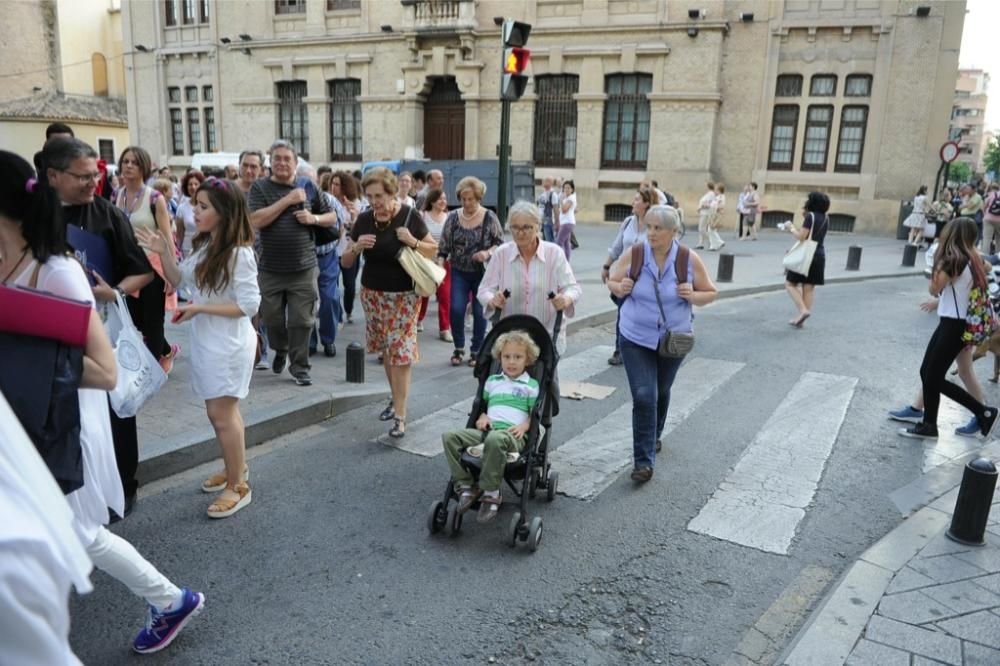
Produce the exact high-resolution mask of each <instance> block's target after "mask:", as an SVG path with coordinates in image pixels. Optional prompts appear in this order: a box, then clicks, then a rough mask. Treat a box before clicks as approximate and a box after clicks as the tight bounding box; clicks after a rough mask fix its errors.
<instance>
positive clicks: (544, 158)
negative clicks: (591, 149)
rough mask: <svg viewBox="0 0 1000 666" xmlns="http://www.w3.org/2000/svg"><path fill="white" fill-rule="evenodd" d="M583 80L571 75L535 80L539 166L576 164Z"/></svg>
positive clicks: (536, 155) (536, 143) (536, 138)
mask: <svg viewBox="0 0 1000 666" xmlns="http://www.w3.org/2000/svg"><path fill="white" fill-rule="evenodd" d="M579 88H580V78H579V77H578V76H574V75H571V74H567V75H559V76H539V77H537V78H536V79H535V92H536V93H538V101H537V102H535V144H534V159H535V164H537V165H540V166H575V165H576V126H577V125H576V100H574V99H573V96H574V95H575V94H576V93H577V91H578V90H579Z"/></svg>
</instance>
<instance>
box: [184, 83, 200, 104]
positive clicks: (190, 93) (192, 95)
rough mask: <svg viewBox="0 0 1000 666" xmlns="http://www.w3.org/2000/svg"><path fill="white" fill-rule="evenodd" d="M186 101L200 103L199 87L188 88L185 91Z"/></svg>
mask: <svg viewBox="0 0 1000 666" xmlns="http://www.w3.org/2000/svg"><path fill="white" fill-rule="evenodd" d="M184 100H185V101H187V102H189V103H191V104H197V103H198V86H188V87H186V88H185V89H184Z"/></svg>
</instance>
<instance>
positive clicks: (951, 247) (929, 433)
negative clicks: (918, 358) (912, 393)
mask: <svg viewBox="0 0 1000 666" xmlns="http://www.w3.org/2000/svg"><path fill="white" fill-rule="evenodd" d="M951 224H952V227H953V228H952V230H951V233H950V234H947V235H946V236H944V237H943V238H942V242H941V244H940V246H939V247H938V251H937V253H936V254H935V255H934V266H933V268H932V269H931V283H930V288H929V290H930V293H931V296H936V297H937V298H938V306H937V311H938V317H940V319H939V320H938V327H937V329H935V331H934V334H933V335H932V336H931V339H930V342H928V343H927V351H926V352H924V360H923V363H921V365H920V381H921V383H922V385H923V389H924V413H923V418H922V419H921V421H920V422H919V423H917V424H916V425H914V426H912V427H910V428H905V429H901V430H900V431H899V434H900V435H902V436H903V437H912V438H915V439H936V438H937V436H938V428H937V416H938V408H939V407H940V405H941V394H942V393H943V394H944V395H945V396H947V397H949V398H951V399H952V400H954V401H955V402H957V403H958V404H960V405H962V406H963V407H965V408H966V409H968V410H969V411H970V412H972V413H973V414H975V416H976V420H977V421H978V423H979V431H980V433H981V434H982V435H983V437H989V435H990V432H991V431H992V430H993V426H994V424H995V423H996V420H997V408H996V407H990V406H987V405H985V404H983V403H981V402H979V401H978V400H976V399H975V398H973V397H972V396H971V395H969V393H968V392H967V391H966V390H965V389H963V388H962V387H960V386H958V385H957V384H953V383H952V382H950V381H948V379H947V373H948V368H950V367H951V364H952V362H953V361H954V360H955V358H956V357H957V356H958V354H959V352H961V351H962V349H963V348H964V347H966V346H967V345H969V344H972V343H973V341H974V337H973V336H971V334H969V333H967V327H968V323H967V317H968V316H969V313H970V310H972V311H973V314H974V315H975V316H976V317H978V318H979V319H982V317H981V315H980V313H976V312H975V310H976V309H977V308H976V306H977V304H978V303H979V302H981V301H980V300H979V299H978V298H977V295H978V296H979V297H980V298H986V299H987V300H986V302H987V303H988V302H989V301H988V296H984V295H985V294H987V293H988V292H987V283H986V271H985V270H984V268H983V262H982V261H980V259H979V253H978V252H977V251H976V236H977V235H978V231H979V230H978V229H977V227H976V221H975V220H973V219H972V218H968V217H959V218H957V219H955V220H953V221H952V222H951Z"/></svg>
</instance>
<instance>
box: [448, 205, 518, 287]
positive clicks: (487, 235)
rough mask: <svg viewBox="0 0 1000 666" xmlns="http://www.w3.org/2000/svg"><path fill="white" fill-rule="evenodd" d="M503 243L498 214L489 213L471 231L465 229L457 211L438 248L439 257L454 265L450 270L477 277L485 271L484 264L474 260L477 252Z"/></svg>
mask: <svg viewBox="0 0 1000 666" xmlns="http://www.w3.org/2000/svg"><path fill="white" fill-rule="evenodd" d="M502 243H503V231H502V230H501V229H500V221H499V220H498V219H497V216H496V214H494V213H493V211H491V210H487V211H486V213H485V215H483V221H482V223H481V224H479V225H476V226H475V227H472V228H471V229H469V228H466V227H463V226H462V223H461V222H460V221H459V215H458V211H457V210H453V211H452V212H451V213H449V214H448V219H447V220H445V222H444V230H443V231H442V232H441V242H440V243H439V244H438V254H439V255H440V256H442V257H445V258H446V259H448V261H450V262H451V267H452V268H454V269H457V270H460V271H466V272H469V273H474V272H478V271H482V270H484V264H483V263H481V262H478V261H475V260H474V259H473V258H472V256H473V255H474V254H476V253H477V252H481V251H483V250H489V249H490V248H492V247H498V246H499V245H501V244H502Z"/></svg>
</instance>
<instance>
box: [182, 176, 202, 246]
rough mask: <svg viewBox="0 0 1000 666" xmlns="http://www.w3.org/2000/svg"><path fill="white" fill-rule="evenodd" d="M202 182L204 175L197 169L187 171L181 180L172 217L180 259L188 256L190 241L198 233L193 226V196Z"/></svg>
mask: <svg viewBox="0 0 1000 666" xmlns="http://www.w3.org/2000/svg"><path fill="white" fill-rule="evenodd" d="M203 182H205V175H204V174H203V173H202V172H201V171H198V170H197V169H195V170H192V171H188V172H187V173H186V174H184V177H183V178H181V192H183V194H182V195H181V202H180V204H179V205H178V206H177V212H176V213H175V215H174V231H175V233H176V234H177V245H178V246H180V250H181V256H182V257H187V256H190V254H191V241H192V240H193V239H194V236H195V234H196V233H198V229H197V228H196V227H195V224H194V195H195V193H196V192H197V191H198V188H199V187H201V184H202V183H203Z"/></svg>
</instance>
